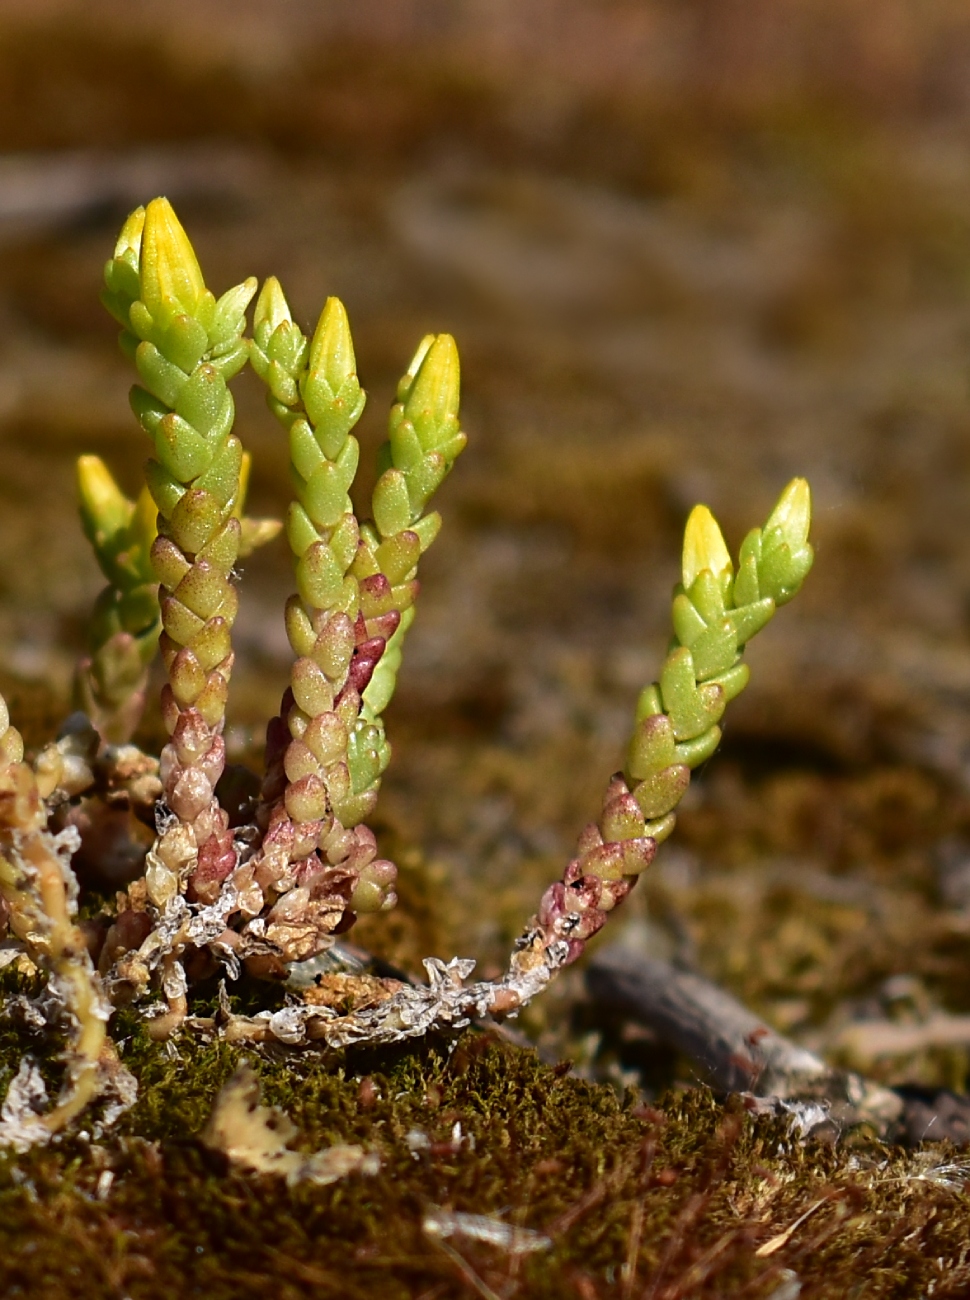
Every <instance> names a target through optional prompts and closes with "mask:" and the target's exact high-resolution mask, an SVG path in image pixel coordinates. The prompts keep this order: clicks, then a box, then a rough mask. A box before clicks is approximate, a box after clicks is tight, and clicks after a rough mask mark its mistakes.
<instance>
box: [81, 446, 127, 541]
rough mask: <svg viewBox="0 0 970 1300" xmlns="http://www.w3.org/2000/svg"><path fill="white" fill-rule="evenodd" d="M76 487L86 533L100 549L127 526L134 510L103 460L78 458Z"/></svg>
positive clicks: (98, 458) (97, 457) (87, 457)
mask: <svg viewBox="0 0 970 1300" xmlns="http://www.w3.org/2000/svg"><path fill="white" fill-rule="evenodd" d="M77 485H78V491H79V493H80V497H81V522H82V523H83V525H84V531H85V533H86V534H87V536H88V537H89V538H90V539H91V543H92V545H94V546H95V547H98V546H100V545H101V544H102V543H103V542H104V541H106V540H107V539H108V538H109V537H112V536H114V534H115V533H117V532H118V531H119V530H120V529H122V528H126V527H127V526H128V523H129V522H130V520H131V515H132V510H133V506H132V504H131V502H130V501H129V500H128V498H127V497H126V496H125V494H124V493H123V492H122V490H121V488H119V486H118V484H117V483H116V482H115V481H114V479H113V478H112V477H111V471H110V470H109V469H108V467H107V465H106V464H105V463H104V461H103V460H102V459H101V457H100V456H79V457H78V462H77Z"/></svg>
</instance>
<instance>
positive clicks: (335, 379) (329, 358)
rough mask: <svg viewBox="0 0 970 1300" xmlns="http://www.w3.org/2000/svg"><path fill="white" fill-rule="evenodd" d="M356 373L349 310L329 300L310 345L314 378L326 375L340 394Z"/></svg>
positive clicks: (338, 300) (336, 301) (332, 386)
mask: <svg viewBox="0 0 970 1300" xmlns="http://www.w3.org/2000/svg"><path fill="white" fill-rule="evenodd" d="M356 370H357V361H356V358H355V357H354V344H353V339H352V338H351V336H350V321H349V320H348V319H347V309H346V308H345V307H344V305H343V303H342V302H341V301H340V299H339V298H328V299H327V301H326V303H325V305H324V308H323V311H322V312H321V313H320V319H319V320H318V321H317V328H316V329H315V330H314V331H313V339H312V340H311V342H310V374H311V375H317V374H318V375H322V376H323V378H324V379H325V380H326V381H327V383H328V384H329V386H330V389H331V391H332V392H334V393H336V392H337V391H338V390H339V389H340V387H341V386H342V385H343V384H344V382H345V381H346V380H347V379H349V378H350V377H351V376H352V375H354V374H355V373H356Z"/></svg>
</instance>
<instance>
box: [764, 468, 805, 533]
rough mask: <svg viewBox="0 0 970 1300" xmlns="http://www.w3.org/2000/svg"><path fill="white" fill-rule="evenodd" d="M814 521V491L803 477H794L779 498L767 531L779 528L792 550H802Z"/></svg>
mask: <svg viewBox="0 0 970 1300" xmlns="http://www.w3.org/2000/svg"><path fill="white" fill-rule="evenodd" d="M811 522H812V493H811V489H810V488H809V486H808V483H807V482H806V481H805V479H803V478H793V479H792V481H791V482H790V483H789V484H788V486H787V487H786V488H785V490H784V492H782V494H781V496H780V497H779V498H778V504H777V505H776V506H775V508H774V510H772V512H771V515H770V516H769V519H768V522H767V523H766V524H765V532H767V531H768V530H769V529H770V528H777V529H778V530H779V531H780V532H781V534H782V536H783V537H784V539H785V541H786V542H787V543H788V546H789V548H790V549H791V550H792V551H800V550H801V548H802V547H803V546H804V545H805V543H806V541H807V540H808V530H809V527H810V525H811Z"/></svg>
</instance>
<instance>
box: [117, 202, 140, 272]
mask: <svg viewBox="0 0 970 1300" xmlns="http://www.w3.org/2000/svg"><path fill="white" fill-rule="evenodd" d="M144 229H145V209H144V208H135V210H134V212H133V213H132V214H131V216H130V217H129V218H128V220H127V221H126V222H125V224H124V225H123V226H122V227H121V234H120V235H119V236H118V242H117V243H116V244H115V257H118V258H121V259H123V260H127V257H128V256H132V258H133V260H134V262H135V264H136V265H137V263H138V258H139V256H140V255H141V235H142V231H143V230H144Z"/></svg>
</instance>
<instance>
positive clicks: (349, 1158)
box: [201, 1065, 380, 1187]
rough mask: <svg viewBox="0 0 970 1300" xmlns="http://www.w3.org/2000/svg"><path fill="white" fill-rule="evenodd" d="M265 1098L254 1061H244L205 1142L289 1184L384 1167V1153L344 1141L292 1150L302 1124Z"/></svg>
mask: <svg viewBox="0 0 970 1300" xmlns="http://www.w3.org/2000/svg"><path fill="white" fill-rule="evenodd" d="M260 1097H261V1088H260V1083H259V1079H258V1078H257V1076H256V1074H255V1073H254V1071H253V1070H252V1068H251V1067H250V1066H248V1065H241V1066H240V1067H239V1068H238V1069H237V1070H236V1072H235V1074H233V1076H232V1078H231V1079H230V1080H229V1082H228V1083H226V1084H224V1085H223V1087H222V1088H221V1089H220V1090H219V1093H218V1095H217V1097H216V1100H215V1104H214V1105H213V1107H212V1114H211V1115H210V1116H209V1120H208V1123H207V1124H206V1126H205V1128H204V1130H203V1131H202V1134H201V1137H202V1141H203V1142H204V1143H205V1145H206V1146H207V1147H209V1148H210V1149H211V1150H213V1151H221V1152H222V1154H223V1155H225V1156H226V1157H227V1158H228V1159H229V1161H230V1162H231V1163H232V1164H235V1165H240V1166H241V1167H242V1168H243V1169H249V1170H251V1171H252V1172H253V1173H257V1174H272V1175H273V1176H275V1177H278V1178H285V1179H286V1182H287V1184H288V1185H289V1186H290V1187H293V1186H296V1185H297V1184H299V1183H316V1184H317V1185H318V1186H325V1185H326V1184H327V1183H335V1182H337V1180H338V1179H340V1178H344V1177H346V1176H347V1174H353V1173H360V1174H376V1173H377V1172H378V1171H379V1169H380V1160H379V1158H378V1157H377V1156H376V1155H374V1154H368V1153H366V1152H365V1151H364V1149H363V1147H358V1146H347V1145H343V1144H341V1145H338V1146H332V1147H328V1148H327V1149H326V1150H325V1151H316V1152H313V1153H312V1154H309V1155H308V1154H306V1153H305V1152H301V1151H293V1150H292V1149H291V1143H292V1142H294V1141H295V1140H296V1139H297V1138H298V1137H299V1129H298V1128H297V1127H296V1125H295V1124H294V1123H293V1121H292V1120H291V1119H290V1117H289V1116H288V1115H287V1114H286V1113H285V1111H282V1110H280V1109H279V1108H278V1107H276V1106H263V1105H262V1104H261V1102H260Z"/></svg>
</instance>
